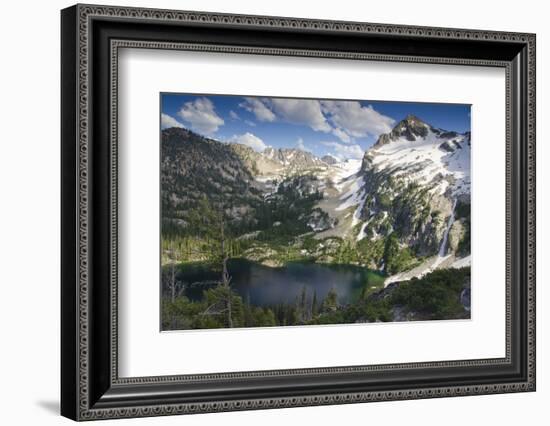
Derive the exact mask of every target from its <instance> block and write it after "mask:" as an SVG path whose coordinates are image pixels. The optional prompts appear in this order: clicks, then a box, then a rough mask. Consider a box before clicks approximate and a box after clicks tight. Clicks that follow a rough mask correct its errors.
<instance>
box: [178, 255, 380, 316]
mask: <svg viewBox="0 0 550 426" xmlns="http://www.w3.org/2000/svg"><path fill="white" fill-rule="evenodd" d="M228 271H229V274H230V276H231V287H232V288H233V289H234V290H235V291H236V292H237V293H239V295H240V296H241V297H242V298H243V299H244V300H248V301H249V303H250V304H252V305H255V306H266V305H275V304H279V303H293V302H295V301H296V298H297V297H299V296H300V295H301V293H302V288H303V287H305V289H306V294H307V298H308V299H311V298H312V297H313V294H314V293H315V294H316V296H317V300H318V301H321V300H323V298H324V297H325V296H326V295H327V293H328V292H329V291H330V289H331V288H334V289H335V290H336V293H337V294H338V301H339V303H344V304H345V303H350V302H353V301H355V300H357V298H358V297H359V296H360V294H361V292H362V290H363V288H364V287H365V286H366V287H370V286H372V285H376V284H380V283H381V276H380V274H379V273H378V272H376V271H372V270H370V269H367V268H363V267H360V266H354V265H320V264H316V263H301V262H293V263H289V264H288V265H287V266H284V267H280V268H270V267H267V266H263V265H260V264H258V263H255V262H250V261H248V260H243V259H234V260H230V261H229V262H228ZM219 279H220V273H219V271H213V270H212V269H210V268H208V267H207V266H204V265H192V266H191V265H187V266H185V267H183V268H182V270H181V272H180V273H178V280H183V281H185V282H186V283H187V290H186V296H187V297H189V298H190V299H191V300H200V299H201V297H202V292H203V291H204V290H205V289H207V288H209V287H208V285H205V284H204V282H206V281H217V280H219ZM211 285H212V284H211Z"/></svg>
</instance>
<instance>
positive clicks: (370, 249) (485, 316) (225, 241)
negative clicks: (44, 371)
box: [61, 5, 535, 420]
mask: <svg viewBox="0 0 550 426" xmlns="http://www.w3.org/2000/svg"><path fill="white" fill-rule="evenodd" d="M61 24H62V40H61V43H62V94H61V96H62V153H61V155H62V292H61V298H62V303H61V305H62V313H61V314H62V360H61V362H62V377H61V382H62V395H61V400H62V404H61V411H62V414H63V415H65V416H67V417H69V418H72V419H74V420H92V419H104V418H120V417H140V416H156V415H169V414H187V413H204V412H213V411H228V410H242V409H262V408H277V407H291V406H307V405H320V404H341V403H352V402H367V401H381V400H398V399H415V398H433V397H443V396H458V395H476V394H489V393H503V392H519V391H534V390H535V189H534V188H535V36H534V35H533V34H519V33H503V32H489V31H478V30H462V29H447V28H424V27H409V26H400V25H381V24H368V23H357V22H335V21H319V20H305V19H293V18H280V17H262V16H243V15H226V14H213V13H202V12H183V11H167V10H154V9H138V8H127V7H103V6H90V5H76V6H73V7H70V8H68V9H65V10H63V11H62V13H61Z"/></svg>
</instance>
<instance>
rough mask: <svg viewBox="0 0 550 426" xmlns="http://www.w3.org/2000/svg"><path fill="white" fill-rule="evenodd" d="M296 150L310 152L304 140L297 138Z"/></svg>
mask: <svg viewBox="0 0 550 426" xmlns="http://www.w3.org/2000/svg"><path fill="white" fill-rule="evenodd" d="M296 148H298V149H299V150H301V151H307V152H311V149H309V148H308V147H307V146H305V144H304V140H303V139H302V138H298V140H297V141H296Z"/></svg>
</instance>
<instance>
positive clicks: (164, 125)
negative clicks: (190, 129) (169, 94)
mask: <svg viewBox="0 0 550 426" xmlns="http://www.w3.org/2000/svg"><path fill="white" fill-rule="evenodd" d="M170 127H183V125H182V124H181V123H180V122H179V121H178V120H176V119H175V118H174V117H172V116H171V115H168V114H165V113H162V114H161V115H160V128H161V129H168V128H170Z"/></svg>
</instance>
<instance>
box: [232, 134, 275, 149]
mask: <svg viewBox="0 0 550 426" xmlns="http://www.w3.org/2000/svg"><path fill="white" fill-rule="evenodd" d="M228 142H230V143H240V144H242V145H246V146H249V147H250V148H252V149H253V150H255V151H258V152H262V151H263V150H264V149H266V148H267V145H266V144H265V143H264V141H263V140H261V139H260V138H259V137H258V136H256V135H253V134H252V133H249V132H246V133H244V134H242V135H233V136H232V137H231V138H230V139H229V140H228Z"/></svg>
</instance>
